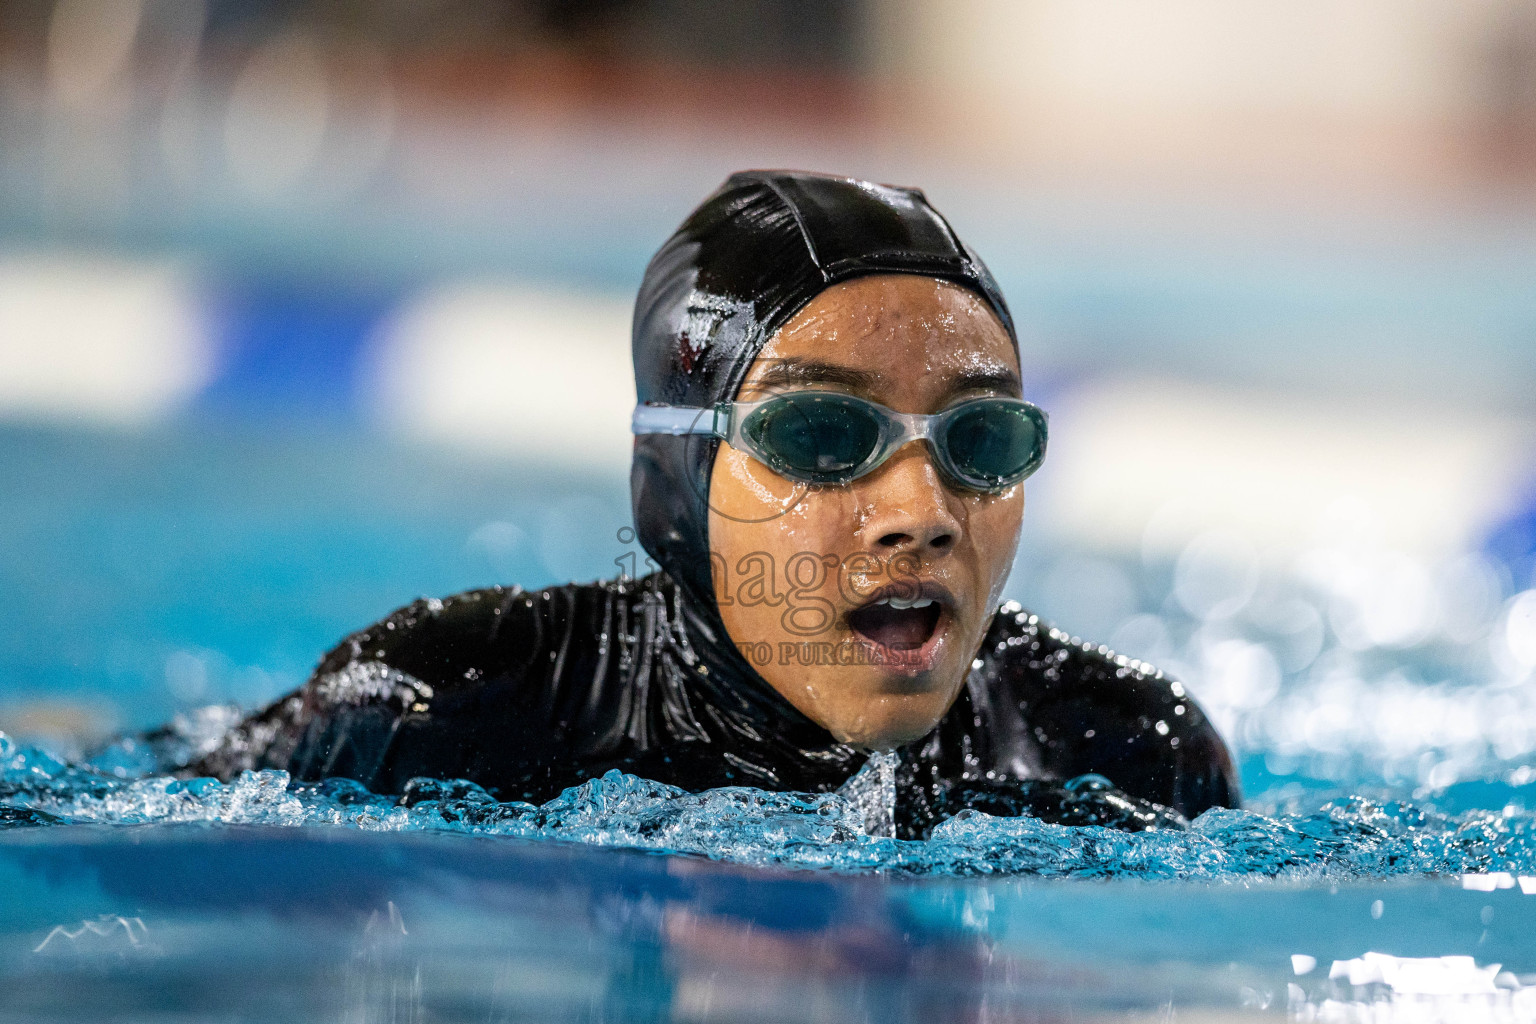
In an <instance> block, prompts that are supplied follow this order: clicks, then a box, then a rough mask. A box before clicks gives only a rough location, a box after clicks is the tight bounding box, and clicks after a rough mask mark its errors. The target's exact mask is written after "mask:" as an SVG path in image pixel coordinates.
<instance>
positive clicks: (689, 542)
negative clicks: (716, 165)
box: [629, 171, 1017, 617]
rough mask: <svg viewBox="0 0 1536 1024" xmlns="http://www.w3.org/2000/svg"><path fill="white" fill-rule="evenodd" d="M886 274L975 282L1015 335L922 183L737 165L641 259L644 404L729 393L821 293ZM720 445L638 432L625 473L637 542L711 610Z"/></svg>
mask: <svg viewBox="0 0 1536 1024" xmlns="http://www.w3.org/2000/svg"><path fill="white" fill-rule="evenodd" d="M889 273H903V274H922V275H925V276H928V277H939V278H943V279H945V280H948V281H954V282H956V283H957V284H961V285H964V286H965V287H967V288H970V289H971V290H973V291H975V292H976V293H977V294H979V295H980V296H981V297H982V298H984V299H986V301H987V303H988V304H989V305H990V306H991V307H992V310H993V312H995V313H996V314H997V316H998V319H1000V320H1001V321H1002V322H1003V326H1004V327H1006V328H1007V329H1008V333H1009V336H1010V337H1014V340H1015V343H1017V337H1016V336H1015V334H1014V328H1013V318H1012V317H1011V316H1010V315H1009V313H1008V306H1007V304H1006V303H1004V301H1003V295H1002V292H1001V291H999V290H998V287H997V283H996V282H995V281H993V279H992V275H991V274H990V273H989V272H988V271H987V268H986V266H985V265H984V264H983V263H982V262H981V259H980V258H979V257H977V256H976V254H975V253H973V252H972V251H971V250H970V248H969V247H967V246H966V245H965V243H963V242H961V241H960V239H959V237H958V236H956V234H955V232H954V230H953V229H952V228H951V227H950V226H949V223H948V222H947V221H945V220H944V218H943V217H941V216H940V215H939V212H938V211H937V210H935V209H934V208H933V207H932V206H930V205H929V204H928V199H927V197H925V196H924V195H923V193H922V192H920V191H919V190H917V189H912V188H896V187H893V186H890V185H876V184H874V183H873V182H868V181H859V180H857V179H855V178H834V177H829V176H827V175H822V174H809V173H806V172H803V171H743V172H741V173H739V174H733V175H731V177H730V178H729V179H727V181H726V182H725V184H724V185H722V186H721V187H720V188H719V189H718V190H717V191H716V192H715V193H714V195H712V196H710V197H709V198H708V199H706V200H704V202H703V203H702V204H700V205H699V208H698V209H696V210H694V211H693V213H692V214H690V215H689V216H688V219H687V220H685V221H684V222H683V225H682V227H680V228H678V229H677V231H676V232H675V233H674V234H673V235H672V237H671V238H669V239H667V241H666V244H664V245H663V246H662V247H661V249H660V251H659V252H657V253H656V255H655V256H654V257H652V259H651V262H650V265H649V266H647V267H646V270H645V280H644V281H643V282H642V283H641V285H640V293H639V295H638V296H637V297H636V299H635V321H634V334H633V345H634V361H635V391H636V393H637V394H638V396H639V401H641V402H658V403H663V404H666V405H681V406H697V407H704V406H712V405H715V404H716V403H718V402H724V401H730V400H731V399H733V398H735V396H736V392H737V391H738V390H739V389H740V387H741V383H742V381H743V380H744V379H745V378H746V375H747V370H748V369H749V368H750V367H751V365H752V361H753V360H754V359H756V358H757V354H758V352H760V351H761V350H762V348H763V346H764V345H765V344H767V342H768V339H769V338H770V337H772V336H773V333H774V332H775V331H777V330H778V329H779V328H780V327H782V326H784V324H785V323H786V322H787V321H788V320H789V319H790V318H791V317H793V316H794V315H795V314H796V313H797V312H799V311H800V309H801V308H802V307H803V306H805V305H806V303H808V302H810V301H811V299H813V298H815V296H816V295H817V294H818V293H819V292H821V291H822V290H823V289H825V288H827V287H828V286H830V285H833V284H836V283H837V282H839V281H846V280H848V279H849V278H853V277H859V276H861V275H864V274H889ZM718 444H719V442H717V441H715V440H714V439H712V438H705V437H700V436H696V435H695V436H683V437H674V436H670V435H666V434H645V435H641V436H638V437H636V438H635V454H634V462H633V464H632V467H631V470H630V477H629V482H630V498H631V502H632V504H633V506H634V516H635V528H636V531H637V533H638V535H639V539H640V542H641V543H642V544H643V545H645V549H646V551H648V552H650V554H651V557H652V558H654V559H655V560H656V562H657V564H659V565H660V566H661V567H662V568H663V569H665V570H666V571H667V573H668V574H669V575H670V576H671V577H672V578H673V579H674V580H676V581H677V582H678V584H679V585H680V586H681V587H682V588H683V590H684V592H685V593H686V594H688V596H689V597H691V598H692V599H693V601H694V602H695V603H696V604H697V606H698V611H701V612H704V613H705V614H706V615H708V614H709V613H710V612H713V611H714V609H715V602H714V585H713V583H712V582H711V578H710V559H709V530H708V527H709V504H708V500H709V477H710V472H711V470H712V468H713V466H714V458H715V451H716V450H717V448H718ZM711 617H713V616H711Z"/></svg>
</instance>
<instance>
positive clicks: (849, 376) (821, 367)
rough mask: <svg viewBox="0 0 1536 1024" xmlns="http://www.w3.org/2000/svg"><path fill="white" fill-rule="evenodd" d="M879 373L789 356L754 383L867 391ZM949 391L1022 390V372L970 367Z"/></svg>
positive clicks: (1011, 392)
mask: <svg viewBox="0 0 1536 1024" xmlns="http://www.w3.org/2000/svg"><path fill="white" fill-rule="evenodd" d="M879 382H880V374H878V373H873V372H871V371H869V370H859V369H855V368H854V367H852V366H838V365H837V364H836V363H826V362H822V361H821V360H819V359H803V358H799V357H789V358H785V359H778V360H775V361H774V363H773V365H772V366H770V367H768V368H767V369H766V370H764V371H763V373H762V375H761V376H760V377H758V378H757V380H755V381H753V382H752V386H753V387H756V388H793V387H805V386H808V385H815V384H832V385H837V386H841V387H845V388H848V389H850V390H852V391H863V392H865V393H868V392H871V391H874V390H875V387H876V385H877V384H879ZM947 390H948V392H949V393H950V394H959V393H961V392H965V391H1000V392H1002V393H1004V394H1008V395H1018V394H1021V393H1022V390H1023V385H1022V383H1021V382H1020V380H1019V375H1018V374H1017V373H1015V372H1013V370H1012V369H1011V368H1009V367H1006V366H990V367H985V368H976V369H967V370H962V371H960V372H959V373H957V374H956V375H955V376H954V377H953V378H952V379H951V380H950V382H949V387H948V389H947Z"/></svg>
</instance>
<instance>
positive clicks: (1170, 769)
mask: <svg viewBox="0 0 1536 1024" xmlns="http://www.w3.org/2000/svg"><path fill="white" fill-rule="evenodd" d="M978 662H979V664H978V666H977V668H976V669H975V670H974V674H975V675H977V676H978V677H979V678H978V682H980V683H981V685H983V686H985V687H986V688H987V689H988V690H989V691H991V694H992V702H993V703H994V704H998V703H1003V704H1005V705H1006V706H1008V707H1009V708H1010V709H1016V710H1017V712H1018V714H1019V716H1020V717H1021V718H1022V720H1023V722H1024V723H1025V725H1026V727H1027V728H1028V729H1029V731H1030V733H1031V734H1032V737H1033V739H1034V740H1035V742H1036V743H1037V744H1038V745H1039V748H1040V750H1041V754H1042V756H1043V758H1044V760H1045V762H1046V764H1047V765H1049V766H1053V767H1054V768H1055V771H1056V773H1057V774H1060V775H1062V776H1064V777H1071V776H1073V775H1078V774H1083V773H1085V772H1090V771H1091V772H1097V773H1098V774H1103V775H1107V776H1109V777H1110V778H1111V779H1112V780H1113V781H1114V782H1115V783H1116V785H1118V786H1120V787H1121V788H1122V789H1125V790H1126V791H1127V792H1131V793H1133V794H1135V795H1137V796H1143V797H1144V798H1145V799H1150V800H1154V801H1156V802H1158V803H1163V804H1167V805H1169V806H1173V807H1177V808H1178V809H1179V810H1181V811H1183V812H1184V813H1186V814H1190V815H1191V816H1192V815H1194V814H1198V813H1200V811H1202V810H1204V809H1206V808H1207V807H1210V806H1216V805H1221V806H1236V804H1237V803H1238V802H1239V799H1240V797H1239V792H1238V784H1237V774H1236V771H1235V770H1234V768H1233V765H1232V760H1231V755H1230V753H1229V752H1228V750H1227V746H1226V744H1225V742H1224V741H1223V740H1222V738H1221V736H1220V735H1219V734H1218V733H1217V731H1216V728H1215V726H1214V725H1213V724H1212V723H1211V721H1210V719H1209V718H1208V717H1207V716H1206V715H1205V712H1204V711H1203V710H1202V709H1201V708H1200V706H1199V705H1198V704H1197V703H1196V702H1195V700H1194V699H1193V698H1192V697H1191V696H1190V694H1189V692H1188V690H1187V689H1186V687H1185V686H1184V684H1183V682H1181V681H1180V680H1178V679H1174V678H1172V677H1171V676H1168V675H1167V674H1165V673H1164V672H1163V671H1162V670H1160V669H1158V668H1157V667H1156V666H1154V665H1151V664H1149V663H1147V662H1145V661H1141V660H1138V659H1135V658H1131V657H1128V656H1126V655H1123V654H1118V653H1116V652H1115V651H1114V650H1112V649H1110V648H1109V647H1107V646H1105V645H1103V644H1097V643H1094V642H1092V641H1091V640H1084V639H1082V638H1080V637H1077V636H1073V635H1072V634H1070V633H1067V632H1066V631H1065V630H1062V629H1059V628H1057V627H1055V626H1053V625H1052V624H1051V623H1049V622H1046V621H1045V620H1043V619H1041V618H1040V617H1039V616H1038V615H1035V614H1033V613H1032V612H1029V611H1027V610H1026V609H1024V608H1022V607H1021V606H1019V605H1018V604H1016V603H1013V602H1010V603H1008V604H1005V605H1003V606H1002V607H1001V608H1000V609H999V610H998V612H997V615H996V616H995V617H994V619H993V622H992V626H991V628H990V629H989V630H988V632H987V636H986V639H985V640H984V641H983V643H982V648H981V651H980V653H979V655H978Z"/></svg>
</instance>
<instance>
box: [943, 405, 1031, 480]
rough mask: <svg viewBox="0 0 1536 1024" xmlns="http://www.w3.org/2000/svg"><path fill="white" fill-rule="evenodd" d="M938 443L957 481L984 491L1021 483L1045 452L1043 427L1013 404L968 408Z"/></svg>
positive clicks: (960, 411) (958, 412)
mask: <svg viewBox="0 0 1536 1024" xmlns="http://www.w3.org/2000/svg"><path fill="white" fill-rule="evenodd" d="M939 441H940V447H941V448H942V449H944V450H945V453H946V454H947V455H948V459H949V462H950V465H951V467H952V471H953V472H954V473H955V474H956V475H957V476H958V477H959V478H960V480H961V481H962V482H963V483H966V484H969V485H970V486H973V487H976V486H979V487H981V488H982V489H983V490H987V489H992V488H996V487H1003V486H1007V485H1008V484H1011V483H1014V482H1016V481H1018V480H1021V479H1023V478H1024V476H1026V475H1027V474H1028V473H1029V471H1030V470H1032V469H1034V468H1035V466H1036V465H1038V463H1039V460H1040V458H1041V456H1043V455H1044V452H1045V445H1044V443H1043V442H1044V437H1043V434H1042V432H1041V425H1040V424H1039V423H1037V422H1036V420H1035V418H1034V417H1033V416H1031V415H1030V414H1029V411H1028V410H1027V409H1025V408H1022V407H1020V406H1018V405H1016V404H1014V403H1011V402H997V401H986V400H982V401H977V402H967V403H966V404H965V405H962V406H960V407H959V408H957V409H956V410H955V415H954V417H953V418H952V419H950V420H949V422H948V424H947V426H946V428H945V429H944V431H943V433H942V435H941V436H940V438H939Z"/></svg>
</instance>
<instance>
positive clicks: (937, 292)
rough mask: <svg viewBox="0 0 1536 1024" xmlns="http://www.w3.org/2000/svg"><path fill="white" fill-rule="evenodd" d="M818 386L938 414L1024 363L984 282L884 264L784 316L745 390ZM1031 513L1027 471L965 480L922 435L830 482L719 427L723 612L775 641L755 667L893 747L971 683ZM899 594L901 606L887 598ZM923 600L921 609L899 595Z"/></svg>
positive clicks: (1010, 379) (833, 726)
mask: <svg viewBox="0 0 1536 1024" xmlns="http://www.w3.org/2000/svg"><path fill="white" fill-rule="evenodd" d="M806 388H811V389H819V390H828V391H839V392H845V393H849V394H854V395H858V396H860V397H863V398H867V399H870V400H872V401H875V402H878V403H880V404H881V405H885V406H887V407H889V408H891V409H893V410H895V411H897V412H907V413H936V412H939V411H941V410H943V409H945V408H947V407H949V406H951V405H954V404H956V403H957V402H960V401H963V400H966V399H970V398H977V397H983V396H992V395H1001V396H1006V397H1018V395H1019V362H1018V356H1017V354H1016V352H1015V351H1014V346H1013V342H1012V341H1011V340H1010V339H1009V337H1008V332H1007V331H1006V330H1005V329H1004V327H1003V325H1002V323H1001V322H1000V321H999V320H998V319H997V317H996V315H995V314H993V312H992V311H991V309H990V308H988V306H987V304H986V303H985V301H984V300H982V299H981V298H980V297H979V296H977V295H976V294H975V293H973V292H971V291H969V290H967V289H965V288H962V287H961V286H959V285H956V284H953V283H950V282H947V281H941V280H939V279H937V278H932V277H922V276H918V275H914V274H881V275H872V276H868V277H860V278H855V279H853V280H851V281H846V282H843V283H841V284H837V285H833V286H832V287H830V288H828V289H827V290H825V291H823V292H822V293H820V294H819V295H818V296H817V297H816V298H815V299H813V300H812V301H811V302H810V303H809V304H808V305H807V306H806V307H805V308H804V309H802V310H801V311H800V312H799V313H797V314H796V315H795V317H794V318H793V319H791V320H790V321H789V322H788V323H787V324H785V325H784V326H783V327H782V328H781V329H780V330H779V331H778V332H777V333H776V334H775V335H774V336H773V337H772V338H771V339H770V340H769V342H768V344H767V345H766V346H765V347H764V348H763V350H762V352H761V353H760V354H759V355H758V357H757V359H756V360H755V361H754V362H753V364H752V367H751V369H750V370H749V372H748V374H747V378H746V381H745V383H744V384H743V385H742V389H741V392H740V394H739V395H738V400H741V401H753V400H757V399H761V398H766V397H769V396H771V395H773V394H777V393H781V392H784V391H791V390H800V389H806ZM1023 516H1024V487H1023V485H1022V484H1017V485H1014V486H1013V487H1010V488H1008V489H1007V490H1004V491H1002V492H999V493H992V494H988V493H982V492H978V491H972V490H966V489H963V488H960V487H958V486H956V485H953V484H951V483H949V482H947V481H946V480H945V479H944V478H943V477H942V476H940V474H939V472H938V470H937V469H936V468H935V466H934V463H933V461H932V459H931V458H930V452H929V450H928V447H927V444H926V442H922V441H918V442H913V443H911V444H908V445H907V446H905V447H903V448H902V449H900V450H899V451H897V452H896V453H894V454H893V455H892V456H891V457H890V459H889V460H887V461H886V462H885V463H884V464H883V465H881V466H880V467H879V468H878V469H876V470H875V471H874V472H872V473H870V474H869V475H867V476H864V477H861V478H859V479H857V480H854V481H852V482H851V483H848V484H843V485H836V486H823V487H807V486H806V485H804V484H798V483H795V482H794V481H791V480H788V479H786V478H784V477H782V476H780V475H778V474H777V473H775V472H774V471H773V470H771V469H769V468H768V467H766V466H764V465H763V464H762V463H761V462H759V461H757V460H756V459H755V458H753V457H752V456H751V455H748V454H747V453H745V452H742V451H738V450H737V449H735V448H732V447H731V446H730V445H728V444H726V443H724V442H722V443H721V446H720V451H719V454H718V456H717V457H716V459H715V463H714V468H713V471H712V475H711V478H710V517H709V541H710V551H711V554H712V558H713V560H714V563H715V565H714V569H715V573H714V577H715V578H714V583H715V597H716V601H717V603H718V604H719V606H720V615H721V618H722V619H723V620H724V623H725V626H726V629H727V630H728V631H729V633H730V635H731V639H732V641H733V642H735V643H736V644H737V645H738V646H740V645H743V644H753V645H755V649H756V650H757V651H758V652H760V653H761V652H767V653H768V654H769V657H768V658H767V659H766V660H764V659H763V658H762V657H757V658H753V659H751V660H752V663H753V665H754V667H755V668H756V669H757V671H758V672H759V673H760V674H761V675H762V676H763V678H764V679H765V680H767V682H768V683H769V684H770V685H771V686H772V687H773V688H774V689H775V690H777V691H778V692H779V693H780V694H781V695H783V696H784V698H785V699H787V700H788V701H789V702H790V703H791V704H793V705H794V706H795V707H796V708H798V709H799V710H800V711H801V712H803V713H804V714H805V715H807V716H808V717H810V718H811V719H812V720H814V721H816V722H817V723H819V724H820V725H822V726H823V727H825V728H826V729H827V730H828V731H829V732H831V733H832V734H833V735H834V736H835V737H837V738H838V739H839V740H842V741H843V742H847V743H851V744H854V745H856V746H859V747H864V748H867V749H874V750H879V749H889V748H892V747H896V746H899V745H901V744H903V743H907V742H910V741H912V740H915V739H918V738H920V737H921V736H923V735H925V734H926V733H927V732H929V731H930V730H931V729H932V728H933V727H934V725H936V724H937V723H938V721H939V719H940V718H941V717H943V715H944V713H945V711H947V710H948V708H949V706H950V704H951V703H952V702H953V701H954V699H955V696H956V695H957V694H958V693H959V691H960V687H961V686H962V685H963V684H964V682H965V675H966V672H967V671H969V669H970V665H971V661H972V659H974V658H975V657H976V654H977V651H978V649H979V648H980V645H981V640H982V637H983V635H984V633H985V632H986V629H987V627H988V626H989V625H990V624H991V622H992V616H993V614H994V612H995V611H996V609H997V603H998V600H999V597H1000V596H1001V592H1002V588H1003V584H1004V582H1005V581H1006V579H1007V576H1008V569H1009V567H1010V565H1011V564H1012V562H1013V556H1014V550H1015V548H1016V546H1017V544H1018V537H1019V528H1020V526H1021V524H1022V522H1023ZM818 566H820V569H819V571H818V568H817V567H818ZM770 573H771V574H772V579H771V580H770V579H769V578H768V574H770ZM891 597H895V598H896V604H895V605H894V606H893V605H891V604H890V603H889V601H887V602H886V603H885V604H881V603H880V602H881V600H882V599H889V598H891ZM913 599H916V601H917V602H918V604H919V606H918V607H915V608H911V609H903V608H902V607H901V605H902V604H904V603H907V602H910V601H912V600H913ZM930 600H931V601H932V603H931V604H928V605H926V606H924V605H923V604H922V602H924V601H930ZM805 644H816V645H818V646H820V647H821V655H820V656H819V657H818V656H817V654H816V652H815V651H813V650H811V649H809V648H807V647H804V646H800V645H805ZM764 645H766V646H764ZM782 645H792V646H789V647H785V646H782ZM823 645H824V646H823ZM807 651H810V656H807ZM829 651H830V652H832V654H833V657H832V658H827V657H826V653H827V652H829ZM786 655H788V657H786ZM807 661H809V662H811V663H810V664H806V663H805V662H807ZM839 662H840V663H839Z"/></svg>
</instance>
